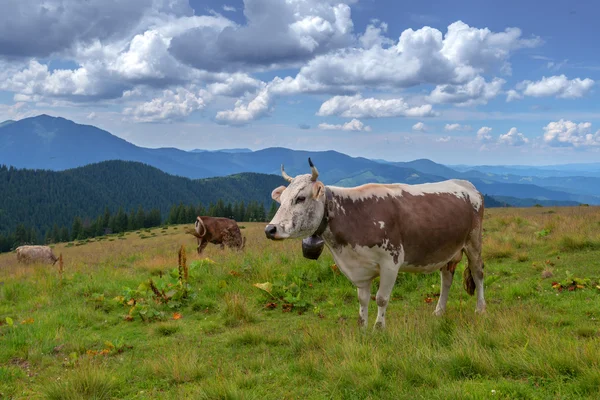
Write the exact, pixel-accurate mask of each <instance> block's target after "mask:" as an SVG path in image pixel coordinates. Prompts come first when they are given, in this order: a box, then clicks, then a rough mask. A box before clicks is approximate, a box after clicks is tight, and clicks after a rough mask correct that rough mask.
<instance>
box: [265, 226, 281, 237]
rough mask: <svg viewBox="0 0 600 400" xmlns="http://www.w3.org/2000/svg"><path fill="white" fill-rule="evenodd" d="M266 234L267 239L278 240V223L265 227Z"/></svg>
mask: <svg viewBox="0 0 600 400" xmlns="http://www.w3.org/2000/svg"><path fill="white" fill-rule="evenodd" d="M265 235H266V236H267V239H271V240H277V239H279V238H278V237H277V225H273V224H269V225H267V226H266V227H265Z"/></svg>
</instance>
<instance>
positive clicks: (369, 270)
mask: <svg viewBox="0 0 600 400" xmlns="http://www.w3.org/2000/svg"><path fill="white" fill-rule="evenodd" d="M330 250H331V254H332V255H333V259H334V260H335V263H336V265H337V266H338V268H339V269H340V271H342V273H343V274H344V275H345V276H346V277H347V278H348V279H349V280H350V281H351V282H352V283H354V285H356V286H361V285H362V284H364V283H366V282H370V281H371V280H372V279H373V278H375V277H376V276H379V268H380V265H381V264H383V263H385V264H387V265H390V264H393V263H394V261H393V256H392V255H391V254H390V253H389V252H387V251H385V250H383V249H382V248H380V247H361V246H356V247H351V246H344V247H341V248H337V249H332V248H330Z"/></svg>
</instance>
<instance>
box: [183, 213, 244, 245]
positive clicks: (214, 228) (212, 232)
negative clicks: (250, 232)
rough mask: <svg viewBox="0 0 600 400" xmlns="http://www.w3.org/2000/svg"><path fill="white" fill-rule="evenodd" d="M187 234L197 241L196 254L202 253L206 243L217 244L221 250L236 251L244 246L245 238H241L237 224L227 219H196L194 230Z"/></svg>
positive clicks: (205, 217)
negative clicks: (226, 248) (230, 249)
mask: <svg viewBox="0 0 600 400" xmlns="http://www.w3.org/2000/svg"><path fill="white" fill-rule="evenodd" d="M187 233H189V234H191V235H194V236H195V237H196V239H197V240H198V254H201V253H202V251H203V250H204V248H205V247H206V246H207V245H208V243H213V244H218V245H220V247H221V249H224V248H225V246H227V247H230V248H232V249H236V250H242V249H243V248H244V245H245V244H246V238H245V237H242V233H241V232H240V228H239V227H238V225H237V223H236V222H235V221H234V220H232V219H229V218H219V217H207V216H202V217H197V218H196V224H195V229H194V230H193V231H192V230H188V231H187Z"/></svg>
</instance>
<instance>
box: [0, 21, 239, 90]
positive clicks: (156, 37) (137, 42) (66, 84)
mask: <svg viewBox="0 0 600 400" xmlns="http://www.w3.org/2000/svg"><path fill="white" fill-rule="evenodd" d="M184 22H185V23H182V25H186V24H190V25H191V26H197V25H206V26H224V25H226V23H224V22H223V21H221V19H220V18H218V17H199V18H196V17H190V18H187V17H186V19H185V21H184ZM173 32H177V29H176V28H175V27H173V21H170V20H169V21H162V25H161V27H160V28H156V29H153V30H147V31H145V32H144V33H141V34H136V35H134V36H133V37H132V38H131V41H130V42H129V43H127V44H126V45H123V44H122V43H120V42H119V43H108V44H102V43H100V42H98V41H95V42H93V43H91V44H89V45H88V46H86V47H79V46H78V47H77V48H76V49H75V50H74V52H75V56H74V57H75V58H76V59H78V60H80V62H79V66H78V67H76V68H73V69H56V70H50V69H49V67H48V65H47V64H42V63H40V62H39V61H37V60H31V61H30V62H29V64H28V65H27V66H26V67H25V68H22V69H21V70H19V71H16V72H14V73H13V74H12V75H11V76H10V77H9V78H8V79H5V80H4V81H2V82H0V89H2V90H7V91H11V92H15V93H16V94H15V98H16V99H17V98H18V99H21V100H23V101H39V100H41V99H43V98H56V97H57V98H61V99H67V100H70V101H97V100H104V99H115V98H119V97H122V96H124V93H127V92H131V91H133V90H134V89H135V88H136V87H139V86H151V87H154V88H159V89H162V88H166V87H169V86H177V85H181V84H183V83H185V82H186V81H188V82H189V81H192V82H193V81H200V80H202V79H204V80H208V79H210V80H213V81H216V82H219V81H223V80H226V79H227V78H228V77H229V75H228V74H223V73H221V74H208V73H206V72H202V71H197V70H194V69H193V68H190V67H188V66H185V65H183V64H181V63H180V62H179V61H177V60H176V59H175V58H174V57H173V56H172V55H171V54H170V53H169V52H168V46H169V43H170V40H171V38H170V36H168V35H169V34H172V33H173Z"/></svg>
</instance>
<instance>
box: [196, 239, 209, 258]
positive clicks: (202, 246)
mask: <svg viewBox="0 0 600 400" xmlns="http://www.w3.org/2000/svg"><path fill="white" fill-rule="evenodd" d="M206 246H208V241H206V240H204V239H198V254H202V251H203V250H204V249H205V248H206Z"/></svg>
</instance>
